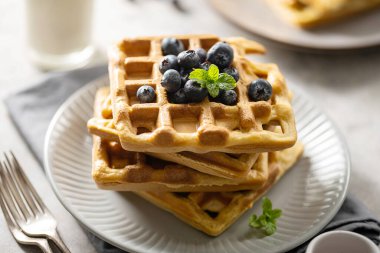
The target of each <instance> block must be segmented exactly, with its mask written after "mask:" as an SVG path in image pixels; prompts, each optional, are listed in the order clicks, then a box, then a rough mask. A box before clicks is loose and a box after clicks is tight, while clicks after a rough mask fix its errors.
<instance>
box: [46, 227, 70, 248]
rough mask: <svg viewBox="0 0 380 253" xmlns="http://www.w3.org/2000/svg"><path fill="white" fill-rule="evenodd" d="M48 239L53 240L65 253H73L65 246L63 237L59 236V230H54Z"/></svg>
mask: <svg viewBox="0 0 380 253" xmlns="http://www.w3.org/2000/svg"><path fill="white" fill-rule="evenodd" d="M48 238H49V239H50V240H52V241H53V242H54V243H55V244H56V245H57V246H58V248H59V249H60V250H61V251H62V252H63V253H71V252H70V250H69V249H68V248H67V246H66V245H65V243H64V242H63V240H62V239H61V236H60V235H59V233H58V231H57V230H54V232H52V233H50V234H48Z"/></svg>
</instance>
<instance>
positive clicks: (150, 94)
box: [136, 85, 156, 103]
mask: <svg viewBox="0 0 380 253" xmlns="http://www.w3.org/2000/svg"><path fill="white" fill-rule="evenodd" d="M136 97H137V98H138V99H139V101H140V103H152V102H154V99H155V98H156V93H155V92H154V89H153V88H152V87H150V86H149V85H143V86H141V87H140V88H139V89H138V90H137V92H136Z"/></svg>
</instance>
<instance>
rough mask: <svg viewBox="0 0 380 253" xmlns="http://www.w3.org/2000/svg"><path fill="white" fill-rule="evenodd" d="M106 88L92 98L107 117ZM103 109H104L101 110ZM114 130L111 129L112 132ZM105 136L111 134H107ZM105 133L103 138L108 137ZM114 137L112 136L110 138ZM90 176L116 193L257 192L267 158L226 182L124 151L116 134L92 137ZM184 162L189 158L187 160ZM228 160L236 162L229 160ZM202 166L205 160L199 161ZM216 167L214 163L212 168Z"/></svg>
mask: <svg viewBox="0 0 380 253" xmlns="http://www.w3.org/2000/svg"><path fill="white" fill-rule="evenodd" d="M108 93H109V89H108V88H107V87H105V88H100V89H99V90H98V92H97V94H96V98H95V105H94V107H95V115H96V116H98V117H100V114H102V113H103V117H107V115H108V116H109V115H110V111H109V110H107V108H108V103H109V102H108V101H109V99H107V97H108ZM103 106H105V108H106V109H104V110H102V109H101V108H103ZM113 131H114V130H113ZM107 134H110V132H108V133H107ZM107 134H105V136H107ZM112 136H113V137H112ZM93 142H94V143H93V170H92V175H93V178H94V180H95V182H96V183H97V185H98V186H99V187H100V188H103V189H108V190H118V191H148V190H150V191H154V190H158V191H221V190H223V191H236V190H246V189H257V188H259V187H261V186H262V185H263V184H264V183H265V182H266V180H267V178H268V155H267V153H262V154H260V155H258V159H257V161H256V162H255V163H254V164H252V166H251V167H250V168H249V170H248V173H246V174H245V176H244V177H243V178H241V179H235V180H231V179H226V178H222V177H217V176H212V175H208V174H205V173H201V172H199V171H197V170H194V169H191V168H189V167H186V166H183V165H179V164H176V163H173V162H169V161H164V160H161V159H157V158H154V157H152V156H150V155H147V154H145V153H141V152H132V151H126V150H124V149H123V148H122V147H121V146H120V144H119V143H118V141H117V135H115V134H113V135H112V134H111V135H110V138H109V139H104V138H101V137H99V136H94V138H93ZM187 159H190V158H189V157H188V158H187ZM230 159H235V160H236V158H233V157H230ZM202 162H203V163H205V161H202ZM215 166H217V165H215V164H214V167H215Z"/></svg>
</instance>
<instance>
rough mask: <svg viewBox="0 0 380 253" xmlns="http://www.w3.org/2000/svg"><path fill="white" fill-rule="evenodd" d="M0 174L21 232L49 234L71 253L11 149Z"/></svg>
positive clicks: (8, 204) (6, 196) (63, 248)
mask: <svg viewBox="0 0 380 253" xmlns="http://www.w3.org/2000/svg"><path fill="white" fill-rule="evenodd" d="M4 157H5V161H2V163H1V164H2V166H1V167H2V168H0V177H1V181H2V190H4V191H3V199H4V201H5V203H6V205H7V206H8V207H9V208H8V210H9V211H10V213H11V215H12V217H13V218H14V220H15V222H16V223H17V224H18V225H19V227H20V228H21V229H22V231H23V232H24V233H25V234H26V235H28V236H31V237H46V238H48V239H50V240H52V241H53V242H54V243H55V244H56V245H57V246H58V248H59V249H60V250H61V251H62V252H64V253H70V251H69V249H68V248H67V247H66V245H65V244H64V243H63V241H62V239H61V237H60V235H59V234H58V231H57V222H56V220H55V219H54V217H53V216H52V214H51V213H50V211H49V210H48V209H47V207H46V206H45V204H44V203H43V202H42V200H41V198H40V197H39V196H38V194H37V192H36V190H35V189H34V188H33V186H32V184H31V183H30V182H29V180H28V179H27V178H26V176H25V174H24V172H23V170H22V168H21V166H20V164H19V163H18V161H17V160H16V158H15V156H14V155H13V153H12V152H10V155H7V154H6V153H4Z"/></svg>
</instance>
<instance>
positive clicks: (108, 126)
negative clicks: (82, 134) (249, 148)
mask: <svg viewBox="0 0 380 253" xmlns="http://www.w3.org/2000/svg"><path fill="white" fill-rule="evenodd" d="M94 114H95V115H94V118H92V119H90V120H89V121H88V124H87V126H88V129H89V132H90V133H92V134H95V135H98V136H100V137H101V138H102V139H103V140H109V141H115V142H118V141H119V136H118V134H117V130H116V129H115V126H114V124H113V120H112V106H111V99H110V97H109V88H108V87H104V88H101V89H99V90H98V92H97V95H96V98H95V106H94ZM147 154H149V155H150V156H154V157H156V158H159V159H162V160H166V161H171V162H175V163H178V164H182V165H185V166H187V167H190V168H193V169H195V170H198V171H200V172H203V173H206V174H210V175H215V176H219V177H225V178H232V179H235V178H236V179H239V178H244V177H246V176H247V174H248V173H249V171H250V170H251V168H252V166H253V165H254V163H255V162H256V160H257V158H258V156H259V154H258V153H254V154H225V153H220V152H209V153H205V154H197V153H192V152H186V151H183V152H180V153H147Z"/></svg>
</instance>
